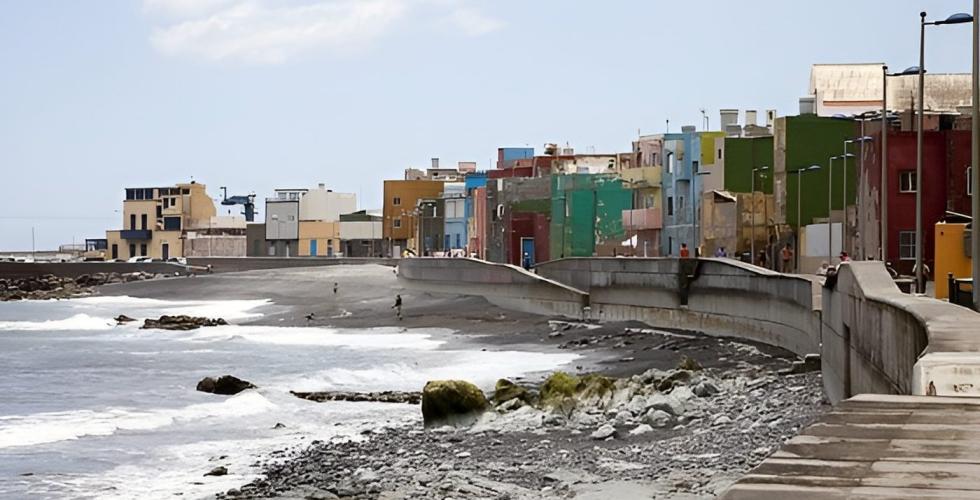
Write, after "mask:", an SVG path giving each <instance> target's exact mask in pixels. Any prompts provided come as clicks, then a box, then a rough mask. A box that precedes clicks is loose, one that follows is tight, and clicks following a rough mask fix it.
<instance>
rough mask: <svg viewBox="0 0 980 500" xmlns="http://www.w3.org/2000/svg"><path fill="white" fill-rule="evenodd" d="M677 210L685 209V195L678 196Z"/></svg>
mask: <svg viewBox="0 0 980 500" xmlns="http://www.w3.org/2000/svg"><path fill="white" fill-rule="evenodd" d="M677 210H678V211H680V210H684V197H683V196H678V197H677Z"/></svg>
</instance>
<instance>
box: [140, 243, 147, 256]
mask: <svg viewBox="0 0 980 500" xmlns="http://www.w3.org/2000/svg"><path fill="white" fill-rule="evenodd" d="M140 255H141V256H143V257H146V243H141V244H140Z"/></svg>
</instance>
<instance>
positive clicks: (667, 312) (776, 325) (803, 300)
mask: <svg viewBox="0 0 980 500" xmlns="http://www.w3.org/2000/svg"><path fill="white" fill-rule="evenodd" d="M536 270H537V272H538V273H539V274H540V275H541V276H544V277H548V278H551V279H554V280H555V281H559V282H563V283H568V284H571V285H572V286H574V287H576V288H579V289H581V290H583V291H585V292H588V293H589V296H590V298H589V301H590V303H591V309H592V315H593V317H594V318H595V319H600V320H606V321H616V320H637V321H642V322H644V323H647V324H650V325H655V326H660V327H670V328H678V329H683V330H695V331H700V332H704V333H706V334H709V335H727V336H735V337H740V338H745V339H750V340H756V341H759V342H764V343H766V344H770V345H776V346H779V347H782V348H784V349H787V350H789V351H792V352H794V353H796V354H799V355H801V356H802V355H805V354H811V353H819V352H820V318H819V313H817V312H815V310H818V309H819V306H816V307H815V306H814V301H813V284H812V282H811V281H810V280H808V279H805V278H801V277H797V276H788V275H783V274H779V273H774V272H771V271H767V270H765V269H762V268H759V267H756V266H752V265H748V264H743V263H741V262H737V261H730V260H716V259H699V260H694V259H685V260H679V259H624V258H618V259H617V258H583V259H563V260H558V261H552V262H546V263H544V264H541V265H540V266H538V267H537V269H536Z"/></svg>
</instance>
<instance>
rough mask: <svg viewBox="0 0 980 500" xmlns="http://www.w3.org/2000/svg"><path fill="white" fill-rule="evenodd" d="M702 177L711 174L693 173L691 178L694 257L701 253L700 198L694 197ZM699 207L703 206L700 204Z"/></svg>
mask: <svg viewBox="0 0 980 500" xmlns="http://www.w3.org/2000/svg"><path fill="white" fill-rule="evenodd" d="M702 175H711V172H702V171H697V172H694V176H693V177H692V178H691V224H692V225H693V226H694V256H695V257H700V253H701V250H700V249H701V231H700V226H698V206H697V205H698V199H699V198H700V197H697V196H695V194H696V191H697V189H696V185H697V184H696V181H697V178H698V177H701V176H702ZM701 206H704V204H703V203H702V205H701Z"/></svg>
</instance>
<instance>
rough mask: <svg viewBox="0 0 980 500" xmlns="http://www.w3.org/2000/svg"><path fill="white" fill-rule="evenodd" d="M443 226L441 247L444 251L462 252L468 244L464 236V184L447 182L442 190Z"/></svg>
mask: <svg viewBox="0 0 980 500" xmlns="http://www.w3.org/2000/svg"><path fill="white" fill-rule="evenodd" d="M442 200H443V206H444V208H443V210H444V211H445V212H444V214H443V215H444V217H445V228H444V230H443V234H444V236H443V237H444V238H445V241H443V248H444V249H445V251H446V253H447V254H448V253H450V252H454V251H456V252H462V251H463V250H464V249H465V248H466V246H467V245H468V244H469V240H468V239H467V237H466V184H465V183H463V182H447V183H446V184H445V185H444V187H443V192H442Z"/></svg>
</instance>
